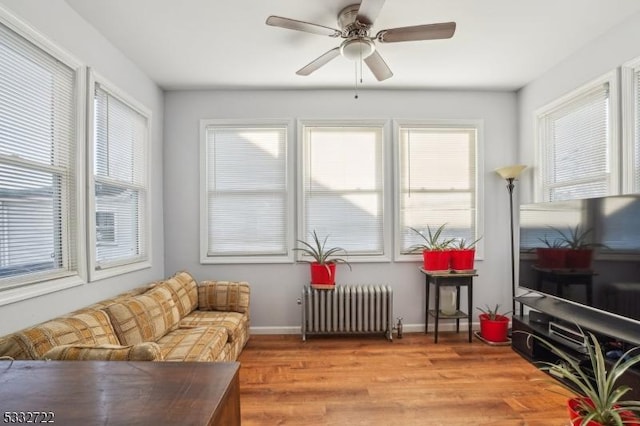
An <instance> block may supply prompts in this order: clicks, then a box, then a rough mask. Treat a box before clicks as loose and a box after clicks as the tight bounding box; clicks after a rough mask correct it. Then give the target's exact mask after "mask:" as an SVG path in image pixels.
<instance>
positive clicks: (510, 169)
mask: <svg viewBox="0 0 640 426" xmlns="http://www.w3.org/2000/svg"><path fill="white" fill-rule="evenodd" d="M526 168H527V166H525V165H523V164H515V165H513V166H506V167H500V168H499V169H496V173H497V174H499V175H500V177H502V179H515V178H517V177H518V176H520V173H522V171H523V170H524V169H526Z"/></svg>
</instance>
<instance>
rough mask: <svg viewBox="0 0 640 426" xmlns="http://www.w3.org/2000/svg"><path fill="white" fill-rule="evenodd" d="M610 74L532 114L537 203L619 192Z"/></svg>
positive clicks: (613, 78) (613, 85)
mask: <svg viewBox="0 0 640 426" xmlns="http://www.w3.org/2000/svg"><path fill="white" fill-rule="evenodd" d="M616 93H617V89H616V75H615V73H610V74H607V75H606V76H604V77H602V78H600V79H598V80H596V81H595V82H592V83H590V84H588V85H586V86H583V87H581V88H580V89H578V90H577V91H575V92H573V93H571V94H569V95H567V96H565V97H563V98H561V99H559V100H557V101H555V102H553V103H552V104H551V105H548V106H546V107H544V108H543V109H542V110H541V111H538V112H537V113H536V116H537V139H538V145H539V153H540V157H539V160H538V161H539V166H540V167H539V170H540V174H539V179H538V185H539V187H540V188H539V196H540V197H541V199H542V201H556V200H570V199H577V198H587V197H597V196H604V195H613V194H617V193H618V192H619V177H618V174H619V161H618V152H619V150H618V146H617V144H618V141H617V120H618V118H617V110H618V107H617V96H616Z"/></svg>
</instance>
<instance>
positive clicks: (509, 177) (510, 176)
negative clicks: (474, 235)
mask: <svg viewBox="0 0 640 426" xmlns="http://www.w3.org/2000/svg"><path fill="white" fill-rule="evenodd" d="M526 167H527V166H524V165H522V164H516V165H513V166H506V167H501V168H499V169H496V173H497V174H499V175H500V177H502V179H505V180H506V181H507V190H508V191H509V219H510V222H509V223H510V225H511V226H510V228H509V229H510V231H511V312H512V315H515V314H516V299H515V296H516V265H515V249H514V247H513V244H514V238H513V188H514V187H515V185H514V184H513V182H514V181H515V180H516V178H517V177H518V176H520V173H522V171H523V170H524V169H525V168H526Z"/></svg>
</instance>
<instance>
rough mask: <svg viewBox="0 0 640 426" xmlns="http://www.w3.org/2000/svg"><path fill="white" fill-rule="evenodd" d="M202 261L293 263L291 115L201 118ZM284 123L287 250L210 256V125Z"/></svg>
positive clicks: (293, 155)
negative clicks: (275, 117) (208, 184)
mask: <svg viewBox="0 0 640 426" xmlns="http://www.w3.org/2000/svg"><path fill="white" fill-rule="evenodd" d="M199 126H200V132H199V133H200V160H199V161H200V190H199V192H200V197H199V198H200V209H199V218H200V263H201V264H253V263H256V264H258V263H293V259H294V255H293V250H292V248H293V247H294V225H293V224H294V222H295V217H296V216H295V201H294V193H295V174H294V173H295V151H294V147H295V139H294V135H295V129H294V121H293V120H291V119H206V118H203V119H200V124H199ZM209 126H215V127H225V126H227V127H247V128H252V127H259V126H269V127H284V128H286V138H287V139H286V150H287V163H286V164H287V175H286V179H287V182H286V187H287V217H286V223H287V226H286V228H285V229H286V233H287V235H286V237H285V238H286V245H287V254H282V255H265V256H208V252H209V247H208V241H207V239H208V235H209V229H208V228H209V220H208V214H209V212H208V209H207V204H208V200H207V174H208V173H207V170H208V164H207V127H209Z"/></svg>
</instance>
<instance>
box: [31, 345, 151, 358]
mask: <svg viewBox="0 0 640 426" xmlns="http://www.w3.org/2000/svg"><path fill="white" fill-rule="evenodd" d="M42 358H43V359H49V360H60V361H75V360H80V361H88V360H90V361H162V353H161V352H160V347H159V346H158V344H157V343H155V342H145V343H140V344H137V345H131V346H120V345H98V346H90V345H64V346H56V347H55V348H53V349H51V350H49V351H48V352H47V353H45V354H44V355H43V356H42Z"/></svg>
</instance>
